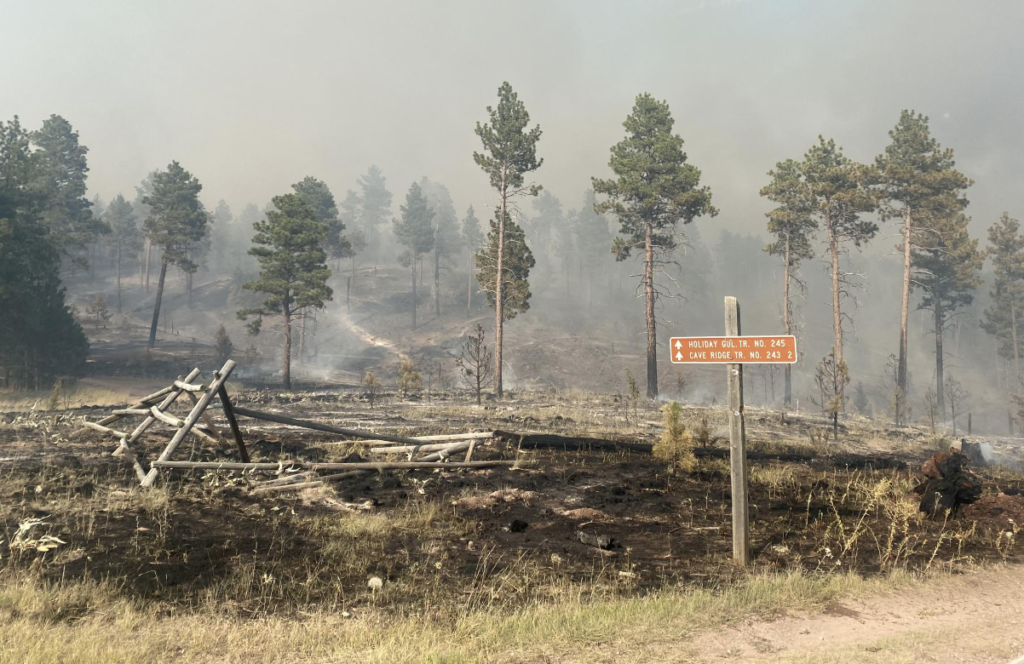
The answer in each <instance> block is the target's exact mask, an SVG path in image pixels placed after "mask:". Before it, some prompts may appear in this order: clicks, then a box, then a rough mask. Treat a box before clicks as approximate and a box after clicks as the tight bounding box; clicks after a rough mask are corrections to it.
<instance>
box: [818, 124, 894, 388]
mask: <svg viewBox="0 0 1024 664" xmlns="http://www.w3.org/2000/svg"><path fill="white" fill-rule="evenodd" d="M800 171H801V172H802V173H803V177H804V194H805V200H806V203H807V205H808V209H809V211H810V214H811V218H812V219H813V220H814V221H815V222H816V223H817V224H818V227H820V228H824V229H825V231H826V233H827V234H828V256H829V260H830V262H831V265H832V329H833V332H834V334H835V342H834V344H833V353H834V354H835V364H836V365H838V366H842V367H843V368H844V370H847V369H846V366H847V365H846V362H845V361H844V360H843V315H844V314H843V311H842V295H843V287H844V284H845V283H846V276H847V275H846V274H845V273H843V271H842V269H841V266H840V262H839V259H840V256H841V254H842V253H843V252H844V251H846V249H845V246H844V245H846V244H848V243H850V242H852V243H853V245H854V246H855V247H858V248H859V247H860V246H861V245H862V244H864V243H865V242H867V241H868V240H870V239H871V238H873V237H874V236H875V233H877V232H878V225H877V224H875V223H874V222H873V221H867V220H864V219H861V218H860V215H861V214H862V213H865V212H872V211H874V210H875V209H876V203H875V197H874V196H873V195H872V192H871V191H870V190H868V188H867V186H866V185H867V178H866V173H865V169H864V167H863V166H861V165H860V164H857V163H856V162H854V161H852V160H850V159H848V158H847V157H846V156H845V155H843V151H842V148H840V147H838V146H836V144H835V141H833V140H831V139H829V140H828V141H826V140H825V139H824V138H822V137H821V136H819V137H818V143H817V145H814V146H812V147H811V149H810V150H808V151H807V154H806V155H805V156H804V161H803V164H801V166H800ZM847 382H849V380H847ZM838 386H839V388H840V394H839V397H838V399H839V400H838V403H839V405H840V407H843V406H844V405H845V399H844V395H843V394H842V389H844V388H845V383H839V384H838Z"/></svg>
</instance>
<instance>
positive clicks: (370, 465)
mask: <svg viewBox="0 0 1024 664" xmlns="http://www.w3.org/2000/svg"><path fill="white" fill-rule="evenodd" d="M515 464H516V462H515V461H514V460H504V459H499V460H494V461H469V462H465V461H452V462H450V463H440V462H436V461H366V462H355V463H313V462H308V461H289V462H285V463H284V465H286V466H293V467H296V468H307V469H309V470H401V469H408V470H413V469H417V468H493V467H496V466H513V465H515ZM151 465H152V466H153V468H176V469H179V470H277V469H278V468H280V467H281V464H280V463H258V462H254V463H238V462H234V461H167V460H166V459H159V460H157V461H154V462H153V463H152V464H151Z"/></svg>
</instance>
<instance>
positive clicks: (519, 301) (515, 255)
mask: <svg viewBox="0 0 1024 664" xmlns="http://www.w3.org/2000/svg"><path fill="white" fill-rule="evenodd" d="M495 216H497V213H495ZM500 226H501V224H499V223H498V220H497V219H492V220H491V230H490V231H489V232H488V233H487V246H486V247H484V249H483V250H482V251H479V252H477V254H476V279H477V283H479V284H480V289H481V290H482V291H484V293H485V294H486V296H487V303H488V304H490V305H491V306H492V307H494V309H495V310H496V311H500V312H501V313H502V316H503V319H502V322H504V321H508V320H512V319H513V318H515V317H516V316H517V315H519V314H521V313H524V312H525V311H527V310H528V309H529V308H530V295H531V293H530V270H532V269H533V266H534V265H536V261H535V260H534V258H533V252H531V251H530V247H529V246H528V245H527V244H526V233H524V232H523V229H522V227H520V226H519V224H517V223H516V222H514V221H512V219H511V217H509V216H508V215H507V214H506V216H505V223H504V228H505V232H504V238H505V239H504V242H500V243H499V228H500ZM499 246H500V247H501V249H502V250H503V251H502V258H501V260H500V265H501V274H502V275H504V278H503V279H501V280H500V281H499V279H498V274H499V272H498V265H499V260H498V251H499V249H498V248H499ZM498 283H500V284H501V295H500V297H501V298H502V299H501V302H500V306H499V302H498V297H499V295H498V292H497V290H496V288H495V285H496V284H498ZM495 370H497V365H495Z"/></svg>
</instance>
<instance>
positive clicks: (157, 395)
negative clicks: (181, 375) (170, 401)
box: [70, 369, 198, 438]
mask: <svg viewBox="0 0 1024 664" xmlns="http://www.w3.org/2000/svg"><path fill="white" fill-rule="evenodd" d="M196 371H197V372H198V369H197V370H196ZM173 389H174V388H173V387H165V388H163V389H162V390H158V391H156V392H154V393H153V394H150V395H149V396H145V397H142V398H141V399H139V400H138V401H136V402H135V403H133V404H132V405H130V406H128V408H129V409H131V410H135V409H141V408H143V407H146V406H152V405H153V402H155V401H157V400H158V399H162V398H163V397H164V396H166V395H167V394H169V393H170V392H171V390H173ZM123 417H125V416H124V415H114V414H111V415H107V416H106V417H104V418H103V419H101V420H100V421H99V422H94V424H99V425H101V426H102V425H106V424H112V423H114V422H116V421H118V420H120V419H121V418H123ZM89 430H90V427H87V426H84V425H83V426H82V428H81V429H78V430H77V431H75V432H74V433H72V434H71V436H70V437H71V438H75V437H77V436H80V435H82V434H83V433H88V432H89Z"/></svg>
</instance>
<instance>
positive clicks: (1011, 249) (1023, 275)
mask: <svg viewBox="0 0 1024 664" xmlns="http://www.w3.org/2000/svg"><path fill="white" fill-rule="evenodd" d="M988 242H989V248H988V251H987V252H986V254H987V256H988V257H990V258H991V259H992V265H993V268H994V271H995V280H994V282H993V283H992V289H991V296H992V306H990V307H989V308H987V309H985V313H984V320H983V321H982V323H981V327H982V329H984V330H985V331H986V332H988V333H989V334H991V335H992V336H994V337H995V338H996V340H997V342H998V344H999V356H1000V357H1002V358H1003V359H1005V360H1013V368H1014V378H1013V380H1012V381H1008V382H1009V388H1010V390H1011V391H1012V392H1014V393H1016V392H1017V391H1019V390H1020V382H1021V376H1022V374H1021V370H1020V356H1021V342H1022V341H1024V339H1022V337H1024V334H1022V333H1021V332H1020V329H1019V326H1018V323H1017V320H1018V315H1017V314H1019V313H1020V312H1021V311H1024V235H1022V234H1021V231H1020V222H1019V221H1018V220H1016V219H1014V218H1012V217H1011V216H1010V215H1009V214H1008V213H1006V212H1004V213H1003V214H1002V216H1001V217H1000V218H999V221H998V222H996V223H995V224H992V226H991V227H990V228H989V229H988Z"/></svg>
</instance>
